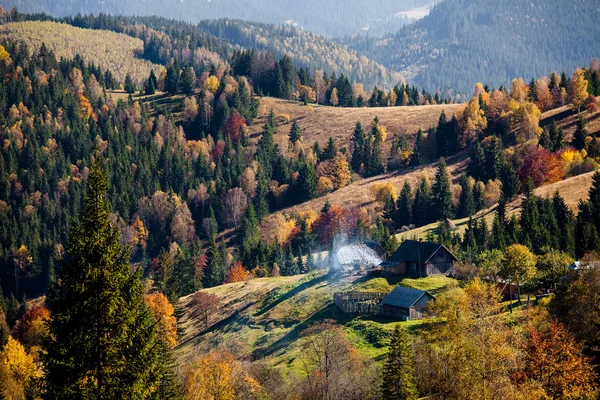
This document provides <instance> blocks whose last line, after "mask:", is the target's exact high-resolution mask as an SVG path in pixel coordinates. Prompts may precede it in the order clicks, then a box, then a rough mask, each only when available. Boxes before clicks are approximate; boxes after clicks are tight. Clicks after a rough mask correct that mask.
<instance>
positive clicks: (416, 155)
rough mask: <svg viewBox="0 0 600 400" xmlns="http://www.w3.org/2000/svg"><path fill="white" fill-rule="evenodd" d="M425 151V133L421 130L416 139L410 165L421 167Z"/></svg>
mask: <svg viewBox="0 0 600 400" xmlns="http://www.w3.org/2000/svg"><path fill="white" fill-rule="evenodd" d="M422 150H423V132H422V131H421V130H420V129H419V131H418V132H417V137H416V139H415V146H414V148H413V154H412V156H411V158H410V165H415V166H416V165H421V164H423V155H422V154H421V151H422Z"/></svg>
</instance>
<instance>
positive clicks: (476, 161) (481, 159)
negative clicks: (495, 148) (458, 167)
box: [468, 141, 486, 181]
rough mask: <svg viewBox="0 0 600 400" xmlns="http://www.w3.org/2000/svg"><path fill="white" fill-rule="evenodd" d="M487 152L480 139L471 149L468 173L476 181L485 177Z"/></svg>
mask: <svg viewBox="0 0 600 400" xmlns="http://www.w3.org/2000/svg"><path fill="white" fill-rule="evenodd" d="M485 164H486V163H485V153H484V152H483V147H481V143H479V141H477V142H475V145H474V146H473V149H472V150H471V162H470V163H469V167H468V173H469V176H472V177H473V178H474V179H475V180H476V181H480V180H483V179H485V170H486V168H485Z"/></svg>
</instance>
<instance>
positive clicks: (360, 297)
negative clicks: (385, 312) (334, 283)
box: [333, 292, 389, 315]
mask: <svg viewBox="0 0 600 400" xmlns="http://www.w3.org/2000/svg"><path fill="white" fill-rule="evenodd" d="M388 294H389V292H341V293H334V294H333V302H334V303H335V305H336V306H337V307H338V308H339V309H340V310H342V311H343V312H344V313H346V314H359V315H365V314H379V313H380V311H381V301H382V300H383V298H384V297H385V296H387V295H388Z"/></svg>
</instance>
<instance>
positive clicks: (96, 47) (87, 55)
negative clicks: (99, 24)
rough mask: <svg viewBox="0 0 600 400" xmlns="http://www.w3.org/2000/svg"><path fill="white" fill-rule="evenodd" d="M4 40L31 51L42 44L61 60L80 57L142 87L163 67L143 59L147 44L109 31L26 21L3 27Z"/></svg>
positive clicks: (1, 27)
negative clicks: (142, 84) (61, 58)
mask: <svg viewBox="0 0 600 400" xmlns="http://www.w3.org/2000/svg"><path fill="white" fill-rule="evenodd" d="M0 38H3V39H9V40H23V41H25V43H27V45H28V46H29V48H30V49H38V48H39V47H40V46H41V44H42V43H44V44H45V45H46V47H47V48H48V49H49V50H51V51H52V52H54V53H55V54H56V56H57V57H58V58H60V57H64V58H68V59H71V58H74V57H75V56H76V55H80V56H81V57H83V58H84V59H85V60H86V61H87V62H91V63H93V64H95V65H97V66H99V67H101V68H102V69H103V70H110V71H112V73H113V74H114V76H115V77H116V78H117V80H118V81H120V82H123V81H125V76H126V75H127V74H130V75H131V77H132V78H133V79H134V80H135V81H136V82H137V83H138V84H141V83H142V82H143V81H144V80H145V79H147V78H148V75H150V70H154V72H155V73H156V74H157V76H158V75H159V74H160V71H161V70H162V69H163V67H162V66H160V65H157V64H153V63H151V62H150V61H148V60H144V59H142V58H141V57H140V55H141V54H143V52H144V42H143V41H142V40H141V39H136V38H133V37H131V36H127V35H124V34H121V33H115V32H111V31H107V30H92V29H82V28H77V27H74V26H72V25H68V24H63V23H58V22H49V21H25V22H16V23H9V24H5V25H1V24H0Z"/></svg>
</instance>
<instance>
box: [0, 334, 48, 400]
mask: <svg viewBox="0 0 600 400" xmlns="http://www.w3.org/2000/svg"><path fill="white" fill-rule="evenodd" d="M39 377H40V371H39V369H38V367H37V365H36V364H35V360H34V358H33V356H32V355H31V354H27V351H25V347H23V345H22V344H21V343H19V342H18V341H17V340H15V339H13V338H12V337H11V336H9V337H8V341H7V342H6V344H5V345H4V348H3V349H2V352H1V353H0V388H1V389H0V393H1V394H2V398H5V399H14V400H17V399H26V398H31V397H33V395H34V386H33V384H34V382H35V380H36V379H37V378H39Z"/></svg>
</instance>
